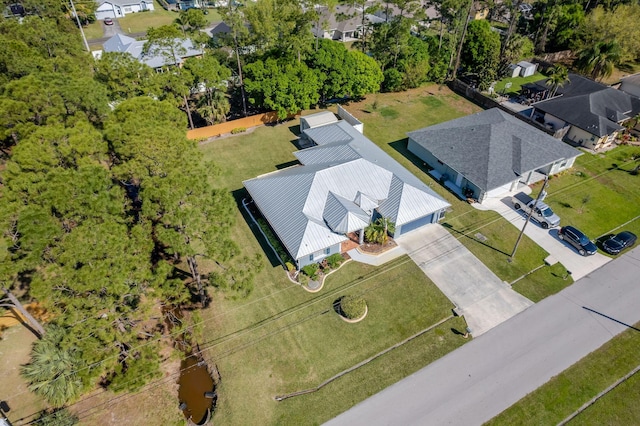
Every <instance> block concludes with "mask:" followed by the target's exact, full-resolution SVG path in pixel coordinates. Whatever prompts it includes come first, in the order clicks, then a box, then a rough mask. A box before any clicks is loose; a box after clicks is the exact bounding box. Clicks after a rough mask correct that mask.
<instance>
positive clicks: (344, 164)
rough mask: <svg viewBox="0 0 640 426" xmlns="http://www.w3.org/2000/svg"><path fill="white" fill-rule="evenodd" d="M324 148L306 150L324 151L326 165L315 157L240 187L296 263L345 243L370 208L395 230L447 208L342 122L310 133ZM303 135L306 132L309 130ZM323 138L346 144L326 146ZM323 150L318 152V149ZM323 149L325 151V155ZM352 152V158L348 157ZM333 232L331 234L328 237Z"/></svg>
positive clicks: (312, 156) (393, 161) (251, 180)
mask: <svg viewBox="0 0 640 426" xmlns="http://www.w3.org/2000/svg"><path fill="white" fill-rule="evenodd" d="M320 129H322V130H323V131H322V132H311V133H313V134H315V135H316V136H317V137H319V138H320V139H321V140H322V141H323V142H325V145H324V146H320V147H313V148H309V149H308V150H311V151H312V152H313V151H315V152H316V153H322V152H324V153H325V154H327V156H328V157H331V159H332V160H334V161H331V162H324V161H321V159H320V157H319V154H318V156H316V154H315V153H314V154H313V155H310V156H305V155H304V152H305V151H307V150H303V151H299V152H298V153H297V155H298V158H300V159H301V161H302V159H309V158H312V160H313V161H312V162H311V163H306V164H304V165H299V166H293V167H289V168H287V169H283V170H278V171H275V172H272V173H269V174H266V175H262V176H259V177H257V178H254V179H250V180H247V181H245V182H244V186H245V187H246V188H247V191H248V192H249V194H250V195H251V197H252V198H253V200H254V201H255V203H256V204H257V206H258V207H259V208H260V211H261V212H262V214H263V216H264V217H265V219H266V220H267V221H268V222H269V224H270V225H271V227H272V228H273V230H274V231H275V233H276V234H277V235H278V237H279V238H280V241H282V243H283V244H284V246H285V247H286V248H287V250H288V251H289V253H290V254H291V255H292V256H293V257H294V258H295V259H299V258H301V257H304V256H308V255H309V254H312V253H315V252H317V251H320V250H322V249H324V248H326V247H329V246H331V245H334V244H337V243H339V242H341V241H345V240H347V237H346V236H345V235H344V232H350V231H351V230H355V229H361V228H354V226H359V225H362V224H364V219H365V218H367V223H368V220H369V218H370V213H371V211H372V210H373V208H375V207H376V206H378V205H379V207H378V209H379V211H380V213H381V214H383V215H384V216H386V217H389V218H390V219H391V220H392V221H394V222H395V223H396V225H402V224H404V223H407V222H410V221H411V220H414V219H418V218H420V217H423V216H426V215H428V214H431V213H434V212H437V211H440V210H442V209H444V208H447V207H448V206H449V204H448V203H447V202H446V201H445V200H443V199H442V198H441V197H440V196H438V195H437V194H436V193H435V192H433V190H431V189H430V188H429V187H428V186H426V185H425V184H424V183H423V182H422V181H420V180H419V179H418V178H417V177H415V176H414V175H413V174H411V173H410V172H409V171H408V170H407V169H405V168H404V167H402V166H401V165H400V164H399V163H398V162H397V161H395V160H394V159H392V158H391V157H389V156H388V155H387V154H386V153H385V152H384V151H382V150H381V149H380V148H378V147H377V146H376V145H375V144H374V143H373V142H371V141H370V140H369V139H367V138H366V137H364V136H363V135H362V134H361V133H360V132H358V131H357V130H356V129H354V128H353V127H352V126H351V125H349V124H348V123H346V122H344V121H339V122H337V123H333V124H328V125H326V126H322V127H318V128H316V129H310V130H314V131H316V130H320ZM310 130H308V131H307V132H305V133H307V134H308V132H309V131H310ZM327 135H337V136H338V137H339V138H340V139H345V136H344V135H347V136H348V138H346V139H347V140H346V141H343V142H340V143H330V142H329V139H328V137H327ZM321 148H323V149H324V150H323V149H321ZM345 148H349V150H346V151H348V152H350V155H349V156H348V157H347V158H344V159H342V160H341V159H340V158H339V157H340V156H341V155H342V154H340V155H332V154H328V153H329V152H330V151H331V150H334V149H335V150H336V151H338V152H345ZM327 150H329V151H327ZM353 153H356V154H358V157H357V158H355V159H354V158H352V156H353ZM334 231H335V232H334Z"/></svg>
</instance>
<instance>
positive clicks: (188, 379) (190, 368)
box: [178, 355, 216, 425]
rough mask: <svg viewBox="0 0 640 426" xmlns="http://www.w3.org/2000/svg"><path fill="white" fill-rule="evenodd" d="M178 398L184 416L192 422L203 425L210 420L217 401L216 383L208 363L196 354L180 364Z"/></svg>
mask: <svg viewBox="0 0 640 426" xmlns="http://www.w3.org/2000/svg"><path fill="white" fill-rule="evenodd" d="M180 370H181V371H182V373H181V374H180V379H179V380H178V384H179V385H180V387H179V389H178V399H179V400H180V408H181V409H182V412H183V413H184V416H185V417H186V418H187V419H188V420H190V421H191V423H192V424H196V425H203V424H206V423H207V422H208V421H209V417H210V416H211V412H212V410H213V406H214V403H215V400H216V398H215V393H214V392H215V384H214V381H213V379H212V378H211V375H210V374H209V370H208V369H207V364H206V362H204V361H203V360H201V359H198V358H197V357H196V356H195V355H191V356H189V357H187V358H186V359H184V360H183V361H182V364H181V365H180Z"/></svg>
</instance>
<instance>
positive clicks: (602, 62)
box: [575, 40, 622, 80]
mask: <svg viewBox="0 0 640 426" xmlns="http://www.w3.org/2000/svg"><path fill="white" fill-rule="evenodd" d="M621 53H622V50H621V49H620V45H619V44H618V42H617V41H616V40H611V41H599V42H597V43H596V44H594V45H593V46H591V47H589V48H588V49H585V50H583V51H582V52H580V54H579V55H578V59H577V60H576V63H575V65H576V67H577V68H578V69H579V70H581V71H583V72H585V73H588V74H590V75H591V78H593V79H594V80H596V79H598V78H599V79H600V80H602V79H603V78H604V77H609V76H610V75H611V73H613V68H614V66H615V65H617V64H618V63H619V62H620V55H621Z"/></svg>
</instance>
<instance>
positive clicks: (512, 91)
mask: <svg viewBox="0 0 640 426" xmlns="http://www.w3.org/2000/svg"><path fill="white" fill-rule="evenodd" d="M545 78H547V77H546V76H545V75H543V74H540V73H539V72H536V73H535V74H534V75H532V76H529V77H513V78H504V79H502V80H500V81H498V83H497V84H496V87H495V92H496V93H498V94H500V95H502V94H503V93H504V94H505V95H512V96H513V95H517V94H519V93H520V87H522V85H523V84H526V83H533V82H534V81H538V80H544V79H545ZM507 83H511V87H509V88H508V89H505V84H507Z"/></svg>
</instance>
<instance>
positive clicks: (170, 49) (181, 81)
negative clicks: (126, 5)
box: [142, 25, 194, 129]
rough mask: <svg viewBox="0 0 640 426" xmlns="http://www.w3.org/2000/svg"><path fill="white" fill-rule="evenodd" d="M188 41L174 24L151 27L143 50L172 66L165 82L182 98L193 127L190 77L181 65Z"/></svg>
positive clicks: (166, 66) (146, 53)
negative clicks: (161, 58) (182, 69)
mask: <svg viewBox="0 0 640 426" xmlns="http://www.w3.org/2000/svg"><path fill="white" fill-rule="evenodd" d="M186 42H187V39H186V38H185V37H184V36H183V35H182V34H181V32H180V29H179V28H177V27H176V26H174V25H164V26H161V27H158V28H154V27H151V28H149V29H148V30H147V42H146V43H145V44H144V47H143V48H142V52H143V53H144V54H145V55H151V56H156V55H158V56H161V57H163V58H164V60H165V63H166V64H167V65H165V68H168V67H170V66H171V67H172V68H173V69H172V70H171V72H170V73H166V74H169V75H168V76H166V78H164V79H163V84H164V85H165V86H166V87H167V88H170V89H171V90H172V91H173V92H174V93H175V94H176V95H178V96H180V97H181V98H182V101H183V107H184V110H185V112H186V113H187V117H189V126H190V127H191V128H192V129H193V127H194V126H193V117H192V116H191V108H190V107H189V101H188V99H187V96H188V94H189V90H188V87H189V83H188V81H189V79H188V78H185V76H183V75H182V71H181V67H180V64H181V63H182V57H184V55H185V54H186V53H187V48H186V47H185V43H186ZM174 76H175V78H174Z"/></svg>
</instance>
